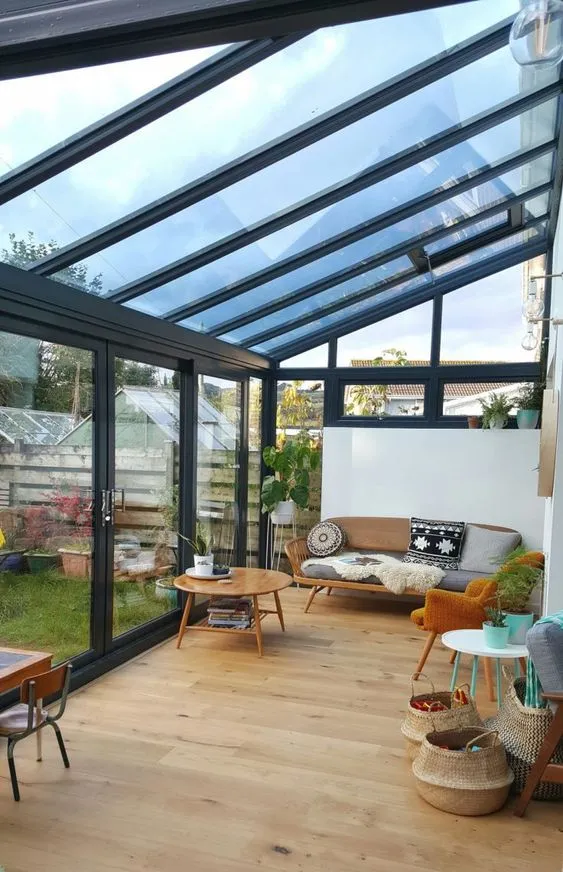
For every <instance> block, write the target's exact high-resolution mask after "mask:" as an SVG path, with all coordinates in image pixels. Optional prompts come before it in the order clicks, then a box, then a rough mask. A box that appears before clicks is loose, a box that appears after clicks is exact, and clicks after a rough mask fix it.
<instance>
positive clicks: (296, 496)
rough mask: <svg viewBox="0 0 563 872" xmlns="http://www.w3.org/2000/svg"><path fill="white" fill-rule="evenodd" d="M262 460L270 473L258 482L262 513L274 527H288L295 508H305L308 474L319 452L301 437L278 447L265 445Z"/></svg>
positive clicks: (306, 435) (316, 462) (315, 465)
mask: <svg viewBox="0 0 563 872" xmlns="http://www.w3.org/2000/svg"><path fill="white" fill-rule="evenodd" d="M262 457H263V458H264V463H265V464H266V466H267V467H269V468H270V469H272V470H273V472H274V474H273V475H267V476H266V477H265V478H264V481H263V482H262V491H261V494H260V495H261V499H262V511H263V512H269V513H270V517H271V519H272V521H273V523H274V524H291V523H292V521H293V518H294V514H295V506H298V507H299V508H300V509H306V508H307V507H308V505H309V496H310V494H309V483H310V475H309V474H310V472H312V471H314V470H315V469H318V467H319V464H320V451H319V449H318V448H317V447H314V446H313V445H312V444H311V440H310V438H309V435H308V434H305V437H304V438H299V439H296V440H289V439H288V440H287V441H285V442H283V443H282V444H281V445H279V446H275V445H267V446H266V447H265V448H264V451H263V452H262Z"/></svg>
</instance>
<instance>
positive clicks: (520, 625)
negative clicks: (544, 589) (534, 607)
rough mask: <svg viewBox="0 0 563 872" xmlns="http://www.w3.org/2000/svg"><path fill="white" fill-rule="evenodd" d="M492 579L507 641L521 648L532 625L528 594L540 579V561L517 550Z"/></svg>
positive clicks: (541, 576)
mask: <svg viewBox="0 0 563 872" xmlns="http://www.w3.org/2000/svg"><path fill="white" fill-rule="evenodd" d="M494 579H495V581H496V583H497V589H498V597H499V602H500V603H501V605H502V609H503V611H504V613H505V615H506V622H507V624H508V627H509V630H510V634H509V641H510V642H512V643H514V644H517V645H524V644H525V642H526V633H527V632H528V630H529V629H530V627H531V626H532V624H533V623H534V614H533V612H531V611H530V606H529V603H530V596H531V595H532V591H533V590H534V588H535V587H536V585H537V584H539V583H540V582H541V581H542V579H543V559H540V557H539V556H538V558H537V559H534V556H533V555H530V554H528V553H527V552H526V549H525V548H518V549H516V551H513V552H512V554H510V555H509V556H508V558H507V560H506V562H505V563H504V564H503V565H502V566H501V567H500V569H498V570H497V572H496V573H495V576H494Z"/></svg>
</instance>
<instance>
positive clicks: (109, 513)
mask: <svg viewBox="0 0 563 872" xmlns="http://www.w3.org/2000/svg"><path fill="white" fill-rule="evenodd" d="M110 524H113V494H112V492H111V491H110V490H103V491H102V527H108V526H109V525H110Z"/></svg>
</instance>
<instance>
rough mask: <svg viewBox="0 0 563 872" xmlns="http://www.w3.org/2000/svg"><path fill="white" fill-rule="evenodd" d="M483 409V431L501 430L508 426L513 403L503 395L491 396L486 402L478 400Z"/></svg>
mask: <svg viewBox="0 0 563 872" xmlns="http://www.w3.org/2000/svg"><path fill="white" fill-rule="evenodd" d="M479 402H480V403H481V407H482V409H483V416H482V424H483V430H502V429H503V427H506V425H507V424H508V416H509V415H510V412H511V411H512V409H513V408H514V403H513V401H512V400H511V399H509V398H508V397H505V396H504V395H503V394H494V393H493V394H491V395H490V397H489V399H488V400H479Z"/></svg>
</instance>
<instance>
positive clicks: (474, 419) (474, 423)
mask: <svg viewBox="0 0 563 872" xmlns="http://www.w3.org/2000/svg"><path fill="white" fill-rule="evenodd" d="M467 426H468V428H469V430H479V428H480V427H481V418H480V417H479V415H468V416H467Z"/></svg>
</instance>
